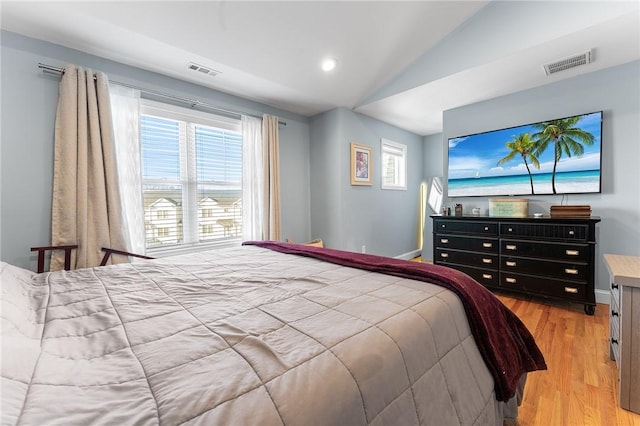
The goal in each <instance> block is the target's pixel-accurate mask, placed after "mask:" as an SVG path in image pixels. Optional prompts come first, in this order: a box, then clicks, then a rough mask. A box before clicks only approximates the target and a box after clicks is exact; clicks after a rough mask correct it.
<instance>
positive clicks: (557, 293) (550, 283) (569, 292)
mask: <svg viewBox="0 0 640 426" xmlns="http://www.w3.org/2000/svg"><path fill="white" fill-rule="evenodd" d="M500 287H502V288H504V289H507V290H509V289H512V290H518V291H525V292H527V293H531V294H538V295H543V296H551V297H559V298H562V299H569V300H573V301H580V302H583V301H585V300H588V299H589V297H588V295H587V288H586V285H584V284H582V283H576V282H567V281H563V280H558V279H552V278H543V277H534V276H531V275H521V274H511V273H507V272H500ZM593 299H595V296H594V297H593ZM594 302H595V300H594Z"/></svg>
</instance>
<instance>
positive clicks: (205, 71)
mask: <svg viewBox="0 0 640 426" xmlns="http://www.w3.org/2000/svg"><path fill="white" fill-rule="evenodd" d="M187 68H189V69H190V70H191V71H197V72H199V73H202V74H204V75H210V76H211V77H215V76H216V75H218V74H220V71H216V70H214V69H212V68H207V67H203V66H202V65H198V64H194V63H193V62H189V63H188V64H187Z"/></svg>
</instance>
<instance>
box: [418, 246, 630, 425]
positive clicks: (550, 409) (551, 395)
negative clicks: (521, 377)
mask: <svg viewBox="0 0 640 426" xmlns="http://www.w3.org/2000/svg"><path fill="white" fill-rule="evenodd" d="M415 260H417V261H419V259H415ZM496 295H497V296H498V298H499V299H500V300H501V301H502V302H503V303H504V304H505V305H507V306H508V307H509V308H510V309H511V310H512V311H513V312H514V313H515V314H516V315H517V316H518V317H519V318H520V319H521V320H522V322H524V324H525V325H526V326H527V328H528V329H529V331H531V333H532V334H533V335H534V337H535V339H536V342H537V343H538V346H539V347H540V349H541V350H542V353H543V354H544V357H545V360H546V362H547V370H546V371H536V372H533V373H530V374H529V375H528V377H527V384H526V387H525V391H524V400H523V402H522V405H521V406H520V410H519V413H518V422H519V425H520V426H555V425H558V426H569V425H571V426H573V425H576V426H578V425H579V426H583V425H584V426H600V425H602V426H616V425H618V426H640V415H639V414H634V413H631V412H630V411H626V410H623V409H621V408H620V407H619V405H618V371H617V369H616V364H615V362H614V361H611V360H610V359H609V347H608V340H609V311H608V309H609V306H608V305H603V304H598V306H597V308H596V313H595V315H593V316H589V315H586V314H585V313H584V309H583V305H581V304H572V303H561V302H553V301H546V300H544V299H539V298H535V299H534V298H521V297H512V296H508V295H504V294H496Z"/></svg>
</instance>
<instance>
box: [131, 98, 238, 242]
mask: <svg viewBox="0 0 640 426" xmlns="http://www.w3.org/2000/svg"><path fill="white" fill-rule="evenodd" d="M140 143H141V150H142V186H143V190H142V191H143V198H144V210H145V230H146V246H147V250H148V251H150V252H153V250H154V249H156V250H157V249H163V250H164V249H171V248H182V247H185V246H195V245H210V244H215V243H224V242H231V241H234V240H238V241H239V239H240V236H241V234H242V134H241V129H240V121H239V120H236V119H229V118H226V117H220V116H216V115H212V114H207V113H203V112H200V111H193V110H189V109H184V108H178V107H174V106H171V105H165V104H159V103H156V102H151V101H148V100H144V101H143V103H142V106H141V115H140Z"/></svg>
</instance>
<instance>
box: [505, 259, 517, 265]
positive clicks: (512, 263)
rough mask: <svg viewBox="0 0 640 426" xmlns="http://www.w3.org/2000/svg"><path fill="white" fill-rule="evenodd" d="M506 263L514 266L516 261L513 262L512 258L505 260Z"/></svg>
mask: <svg viewBox="0 0 640 426" xmlns="http://www.w3.org/2000/svg"><path fill="white" fill-rule="evenodd" d="M506 264H507V266H516V262H514V261H512V260H507V262H506Z"/></svg>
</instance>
